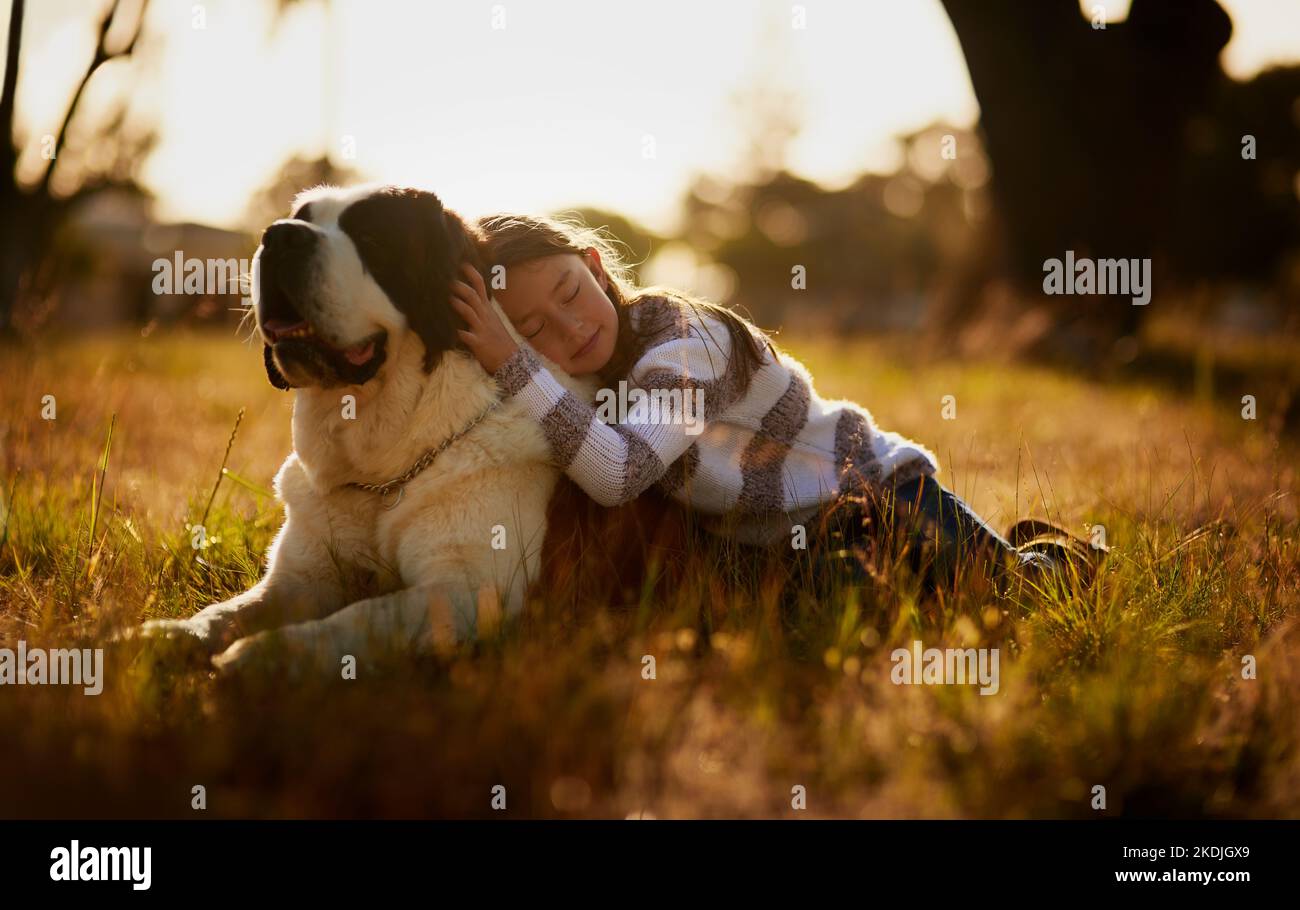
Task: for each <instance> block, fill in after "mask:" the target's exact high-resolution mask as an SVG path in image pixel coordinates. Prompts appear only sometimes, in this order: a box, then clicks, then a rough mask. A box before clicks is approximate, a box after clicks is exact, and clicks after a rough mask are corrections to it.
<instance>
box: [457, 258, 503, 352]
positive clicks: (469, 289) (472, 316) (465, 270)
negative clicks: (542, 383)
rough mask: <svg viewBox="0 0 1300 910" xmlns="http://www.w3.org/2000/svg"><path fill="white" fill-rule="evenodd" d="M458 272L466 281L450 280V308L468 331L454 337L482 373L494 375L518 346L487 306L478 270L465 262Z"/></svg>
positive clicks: (458, 333) (490, 306)
mask: <svg viewBox="0 0 1300 910" xmlns="http://www.w3.org/2000/svg"><path fill="white" fill-rule="evenodd" d="M460 271H461V275H462V276H464V278H465V279H466V280H465V281H458V280H456V279H452V282H451V305H452V306H453V307H454V308H455V309H456V312H457V313H460V316H461V318H462V319H464V320H465V324H466V325H467V326H469V328H468V330H466V329H458V330H457V331H456V334H457V335H459V336H460V339H461V340H462V341H464V342H465V344H466V346H468V347H469V349H470V352H471V353H473V355H474V356H475V357H476V358H478V362H479V363H480V364H481V365H482V367H483V369H485V370H487V371H488V372H489V373H495V372H496V371H497V369H499V368H500V366H501V364H503V363H505V362H506V361H507V360H509V359H510V357H511V355H513V354H514V353H515V351H517V350H519V344H518V342H516V341H515V340H514V339H513V338H511V337H510V333H509V332H508V331H507V330H506V327H505V323H503V322H502V321H501V317H500V316H499V315H497V311H496V310H494V309H493V308H492V304H491V303H489V302H488V292H487V287H486V286H485V285H484V284H483V276H482V275H480V274H479V273H478V269H476V268H474V266H472V265H470V264H469V263H468V262H466V263H462V264H461V267H460Z"/></svg>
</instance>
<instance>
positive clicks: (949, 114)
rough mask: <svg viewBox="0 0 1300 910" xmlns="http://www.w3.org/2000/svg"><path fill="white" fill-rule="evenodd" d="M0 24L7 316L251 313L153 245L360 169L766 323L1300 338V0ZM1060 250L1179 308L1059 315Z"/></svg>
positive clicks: (1027, 343)
mask: <svg viewBox="0 0 1300 910" xmlns="http://www.w3.org/2000/svg"><path fill="white" fill-rule="evenodd" d="M6 6H9V7H10V9H9V10H7V11H0V26H3V27H5V28H6V31H7V33H8V35H9V41H8V46H7V61H6V62H7V66H6V79H5V84H4V97H3V106H2V107H0V131H3V132H4V134H5V136H6V137H7V138H8V141H7V142H6V143H4V144H3V147H0V155H2V156H3V158H2V159H0V213H3V214H0V232H3V233H2V234H0V239H2V242H0V250H2V251H3V252H2V256H3V258H2V260H0V329H3V330H4V331H6V332H11V333H27V334H31V333H34V332H41V331H49V330H56V329H57V330H61V329H88V328H95V327H104V326H112V325H117V324H121V323H124V322H125V323H138V324H139V325H141V326H151V327H153V326H159V327H165V326H168V325H173V324H176V323H179V322H184V323H200V324H211V325H213V326H214V327H216V326H220V327H221V328H223V329H224V328H226V327H228V326H230V325H233V324H234V322H235V321H237V317H238V314H237V313H236V312H235V310H236V309H237V307H238V303H239V299H238V295H222V296H221V297H217V298H214V297H212V296H205V295H186V296H178V295H171V294H156V293H154V292H153V291H152V290H151V287H150V282H151V279H152V278H153V272H152V270H151V264H152V263H153V262H154V260H155V259H157V258H159V257H163V258H170V257H172V256H174V254H175V253H176V251H178V250H181V251H183V252H184V254H185V256H186V257H199V258H204V259H207V258H213V257H221V258H225V257H230V256H237V257H243V258H249V257H251V255H252V251H253V250H254V249H255V247H256V238H257V237H258V236H259V235H260V231H261V230H262V228H264V227H265V226H266V224H268V223H269V222H270V221H271V220H273V219H274V218H276V217H281V216H283V215H284V214H285V213H286V207H287V205H288V201H289V199H290V198H291V196H292V194H293V193H294V192H296V191H297V190H300V189H302V188H304V187H305V186H309V185H311V184H314V183H316V182H320V181H329V182H339V183H348V182H356V181H359V180H382V181H386V182H394V183H403V184H411V185H416V186H421V187H425V188H429V189H432V190H434V191H436V192H437V193H439V194H440V195H441V196H442V197H443V199H444V201H445V202H446V204H447V205H448V206H450V207H452V208H454V209H456V210H457V211H460V212H461V213H462V214H465V215H467V216H470V217H473V216H477V215H482V214H486V213H488V212H492V211H499V210H518V211H528V212H559V211H568V212H575V211H576V212H579V213H581V214H583V215H585V216H587V217H588V218H589V219H590V220H592V221H594V222H596V223H599V224H606V225H608V226H609V227H610V229H611V230H612V231H613V232H614V233H615V234H616V236H618V237H619V238H620V239H621V240H623V241H624V242H625V243H626V244H627V245H628V246H629V247H630V250H631V252H632V257H633V259H634V261H635V262H636V263H638V271H639V274H640V275H641V277H642V278H643V279H644V280H645V281H647V282H664V283H670V284H675V285H679V286H683V287H686V288H688V289H690V290H693V291H696V292H698V293H702V294H705V295H708V296H710V297H712V298H714V299H717V300H720V301H723V302H726V303H731V304H736V305H740V306H743V307H745V308H746V309H747V311H748V312H749V313H750V314H752V315H753V317H754V318H755V319H756V320H758V321H759V322H760V323H761V324H763V325H765V326H767V327H771V328H783V327H791V328H795V329H798V328H802V327H807V328H810V329H827V328H829V329H834V330H835V331H840V332H904V333H910V334H915V335H917V336H919V337H924V338H926V339H927V340H928V341H932V342H937V343H938V347H937V350H939V351H940V352H944V353H964V354H968V353H972V352H976V351H987V350H989V349H990V348H994V347H997V348H1002V349H1006V348H1009V349H1011V350H1012V351H1013V352H1015V353H1029V354H1031V355H1032V354H1047V355H1048V356H1050V357H1052V358H1060V357H1065V358H1068V359H1069V361H1070V362H1071V363H1072V364H1076V365H1080V366H1090V367H1097V366H1102V367H1104V366H1106V365H1112V366H1113V365H1125V364H1132V363H1134V362H1139V361H1140V358H1142V357H1143V355H1144V353H1145V352H1147V351H1149V350H1150V348H1151V347H1152V345H1151V344H1148V345H1146V346H1145V347H1144V345H1143V344H1142V342H1143V341H1144V340H1146V341H1150V340H1151V339H1152V338H1154V337H1160V338H1167V336H1168V334H1170V333H1171V332H1173V331H1174V330H1173V329H1170V328H1169V327H1168V325H1166V331H1165V333H1164V334H1162V333H1161V332H1160V331H1159V330H1157V329H1152V328H1150V327H1149V326H1148V325H1147V324H1148V323H1168V322H1169V321H1171V320H1172V321H1173V322H1175V323H1176V324H1179V325H1181V326H1182V327H1183V328H1184V329H1186V328H1187V327H1188V326H1189V325H1191V324H1192V323H1193V322H1195V324H1196V325H1197V326H1198V327H1208V329H1207V330H1208V331H1213V332H1218V331H1240V332H1253V333H1256V334H1270V335H1271V334H1275V333H1278V332H1281V331H1284V330H1286V331H1290V330H1294V323H1293V322H1291V321H1289V318H1288V317H1289V314H1290V313H1292V312H1294V311H1295V309H1296V306H1295V305H1296V301H1297V297H1298V295H1300V252H1298V251H1300V100H1298V99H1300V66H1297V62H1298V61H1300V6H1298V5H1297V4H1295V3H1292V2H1288V0H1139V2H1133V3H1131V4H1130V3H1124V2H1115V0H1110V2H1096V3H1094V2H1092V0H1081V2H1076V0H1039V2H1035V3H1032V4H1023V3H1017V2H1014V0H990V2H977V0H946V2H941V0H917V2H909V3H889V2H863V3H816V2H813V3H805V4H788V3H751V2H729V3H709V4H698V3H686V2H666V3H663V4H659V5H656V6H655V8H654V10H653V11H650V10H648V9H646V8H643V7H640V6H634V5H627V4H603V3H595V2H571V0H562V2H554V3H545V4H532V3H520V4H507V3H488V2H465V3H418V4H398V3H368V2H349V0H278V2H269V0H268V2H254V0H218V2H210V3H197V4H196V3H180V2H152V3H150V2H140V0H134V2H133V0H120V2H112V3H108V2H105V3H88V2H85V0H44V2H40V3H22V2H14V3H10V4H6ZM6 14H7V15H6ZM16 14H21V18H22V28H21V29H17V28H15V25H14V24H15V22H16V21H17V19H18V18H19V16H18V15H16ZM1100 25H1104V26H1105V27H1104V28H1100V27H1098V26H1100ZM1246 137H1253V138H1252V139H1251V140H1250V145H1251V153H1250V154H1251V157H1244V156H1243V148H1244V147H1245V143H1246V141H1247V140H1246ZM945 148H946V149H947V154H945ZM1067 249H1073V250H1075V251H1076V254H1077V255H1079V256H1093V257H1127V258H1145V257H1150V258H1152V259H1153V262H1154V268H1155V281H1154V299H1153V301H1152V303H1151V305H1149V306H1148V307H1134V306H1128V305H1120V302H1121V300H1122V299H1123V298H1119V299H1116V300H1114V301H1106V300H1095V299H1094V300H1081V299H1080V298H1068V297H1067V298H1056V299H1052V298H1048V297H1045V296H1044V295H1043V294H1042V292H1041V282H1042V277H1043V271H1042V269H1043V262H1044V260H1046V259H1048V258H1052V257H1060V256H1062V255H1063V253H1064V251H1065V250H1067ZM792 264H801V265H803V266H805V268H806V269H807V272H808V276H809V277H808V282H807V288H806V290H802V291H794V290H792V289H791V286H790V284H791V282H790V269H791V266H792ZM1147 333H1153V335H1151V336H1150V337H1148V334H1147ZM1151 356H1152V357H1153V358H1154V357H1155V352H1154V351H1153V352H1151ZM1148 365H1157V364H1154V363H1152V364H1148ZM1159 365H1166V364H1164V363H1163V360H1162V361H1160V364H1159Z"/></svg>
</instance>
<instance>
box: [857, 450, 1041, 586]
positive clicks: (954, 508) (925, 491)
mask: <svg viewBox="0 0 1300 910" xmlns="http://www.w3.org/2000/svg"><path fill="white" fill-rule="evenodd" d="M875 516H876V518H877V519H878V520H880V521H881V523H882V524H883V525H884V528H883V529H882V530H885V531H886V532H888V530H889V529H890V528H892V529H894V530H895V531H896V532H902V533H903V535H904V538H903V539H904V541H905V542H906V543H907V544H909V550H910V554H911V556H912V559H913V565H914V566H915V567H916V568H917V569H918V570H925V569H926V568H930V569H933V571H934V574H935V575H936V576H937V577H939V578H943V579H951V578H952V577H953V574H954V573H955V572H956V570H957V567H958V566H959V565H960V564H962V563H965V562H970V561H980V562H985V561H987V562H991V563H993V566H994V569H995V571H998V570H1001V569H1003V568H1005V567H1006V566H1007V565H1008V564H1014V563H1015V562H1016V561H1017V554H1016V549H1015V547H1014V546H1013V545H1012V544H1011V542H1010V541H1008V540H1007V539H1006V538H1004V537H1003V536H1002V535H1001V534H999V533H998V532H997V531H995V530H994V529H993V528H992V527H990V526H989V524H988V523H987V522H985V521H984V520H983V519H982V518H980V517H979V515H977V514H976V513H975V512H974V510H972V509H971V507H970V506H968V505H967V504H966V503H965V501H963V500H962V499H961V497H959V496H958V495H957V494H956V493H953V492H952V491H951V490H948V489H946V488H945V487H944V486H943V485H942V484H940V483H939V482H938V481H937V480H935V479H934V478H933V477H930V476H929V475H924V474H923V475H921V476H919V477H917V478H915V479H913V480H909V481H907V482H906V483H902V484H899V485H898V486H897V487H895V488H893V489H892V490H888V491H886V493H885V494H884V495H883V496H880V497H878V499H877V504H876V510H875ZM927 561H928V562H929V563H931V565H929V566H927V565H926V563H927Z"/></svg>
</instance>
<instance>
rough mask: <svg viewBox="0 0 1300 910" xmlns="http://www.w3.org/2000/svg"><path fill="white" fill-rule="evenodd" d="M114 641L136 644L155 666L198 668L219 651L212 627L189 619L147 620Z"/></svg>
mask: <svg viewBox="0 0 1300 910" xmlns="http://www.w3.org/2000/svg"><path fill="white" fill-rule="evenodd" d="M116 640H117V641H118V642H121V643H136V644H138V645H140V648H141V654H142V655H144V656H147V657H148V658H149V659H150V660H151V661H152V662H153V663H157V664H169V665H195V666H201V665H203V664H205V663H206V662H207V660H208V658H209V657H211V656H212V655H213V654H214V653H216V652H218V651H220V650H221V639H220V636H218V635H217V634H215V632H214V630H213V629H212V627H211V626H210V625H209V624H207V623H205V622H201V621H196V620H194V619H192V618H191V619H151V620H149V621H148V622H146V623H144V624H143V625H141V626H137V627H135V628H134V629H131V630H129V631H128V632H126V633H124V634H123V635H121V636H120V637H119V638H118V639H116Z"/></svg>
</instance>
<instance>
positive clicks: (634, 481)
mask: <svg viewBox="0 0 1300 910" xmlns="http://www.w3.org/2000/svg"><path fill="white" fill-rule="evenodd" d="M691 329H692V331H691V332H690V334H689V335H688V337H686V338H680V339H674V340H672V341H668V342H665V343H663V344H660V345H657V346H654V347H652V348H650V349H649V350H647V351H646V352H645V354H643V355H642V357H641V359H640V360H638V361H637V363H636V364H635V365H634V366H633V368H632V371H631V375H630V376H629V378H628V380H627V408H626V414H619V408H618V404H619V393H618V389H601V390H600V391H599V392H598V402H599V403H600V404H599V407H593V406H592V405H590V404H588V403H587V402H585V401H582V400H581V399H580V398H578V396H576V395H575V394H573V393H572V392H570V391H569V390H568V389H566V388H565V387H564V386H562V385H560V383H559V382H558V381H556V379H555V377H554V376H553V375H552V374H551V372H550V371H549V370H547V369H546V367H545V366H544V365H543V364H542V362H541V360H540V359H539V358H538V356H537V354H536V353H535V352H534V351H533V350H532V348H530V347H529V346H528V345H526V344H521V345H519V349H518V350H517V351H516V352H515V353H514V354H513V355H512V356H511V357H510V359H509V360H507V361H506V362H505V363H503V364H502V365H501V366H500V367H499V368H498V369H497V371H496V372H495V373H494V374H493V378H494V379H495V380H496V381H497V384H498V385H499V386H500V388H501V391H502V393H503V394H504V395H506V396H507V397H514V398H516V399H518V400H519V401H520V402H522V403H523V404H524V406H525V407H526V409H527V410H528V412H529V413H530V414H532V416H533V417H534V419H536V420H537V421H538V422H539V423H540V424H541V426H542V431H543V433H545V435H546V439H547V442H548V443H549V444H550V446H551V452H552V454H553V455H554V457H555V459H556V462H557V464H559V466H560V467H561V468H563V469H564V472H565V473H566V474H567V475H568V476H569V478H570V479H572V480H573V482H574V483H576V484H577V485H578V486H580V487H582V489H583V490H584V491H586V493H587V495H589V496H590V497H591V498H592V499H594V500H596V502H598V503H600V504H601V505H603V506H616V505H620V504H622V503H625V502H630V501H631V500H633V499H635V498H636V497H637V496H639V495H641V493H642V492H644V491H645V490H646V489H648V488H649V487H650V486H651V485H652V484H654V483H655V482H656V481H658V480H659V479H660V478H661V477H663V475H664V473H665V472H666V471H667V470H668V467H669V465H671V464H672V463H673V462H674V461H676V460H677V459H678V458H680V457H681V456H682V455H683V454H684V453H685V452H686V450H687V449H688V448H690V446H691V444H692V443H693V442H694V441H695V439H696V438H697V437H698V436H699V434H700V433H701V432H703V430H704V425H705V422H706V421H707V420H709V419H712V418H713V417H715V416H716V415H717V414H719V413H721V411H723V410H724V409H725V408H727V407H728V406H729V405H730V404H732V403H733V402H734V401H735V400H736V399H737V398H738V397H739V396H740V392H741V390H740V389H738V388H737V387H736V385H737V384H736V382H735V381H734V377H733V375H732V371H731V370H730V366H731V365H730V363H729V358H728V348H729V338H728V337H727V333H726V331H725V330H722V331H719V330H718V329H717V328H713V329H712V330H711V331H704V330H700V328H699V326H698V325H697V324H694V323H693V324H692V325H691ZM634 389H639V390H641V393H640V394H637V393H634V392H633V390H634ZM602 416H606V417H608V418H611V419H613V420H614V422H612V423H606V422H605V421H604V420H602V419H601V417H602Z"/></svg>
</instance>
